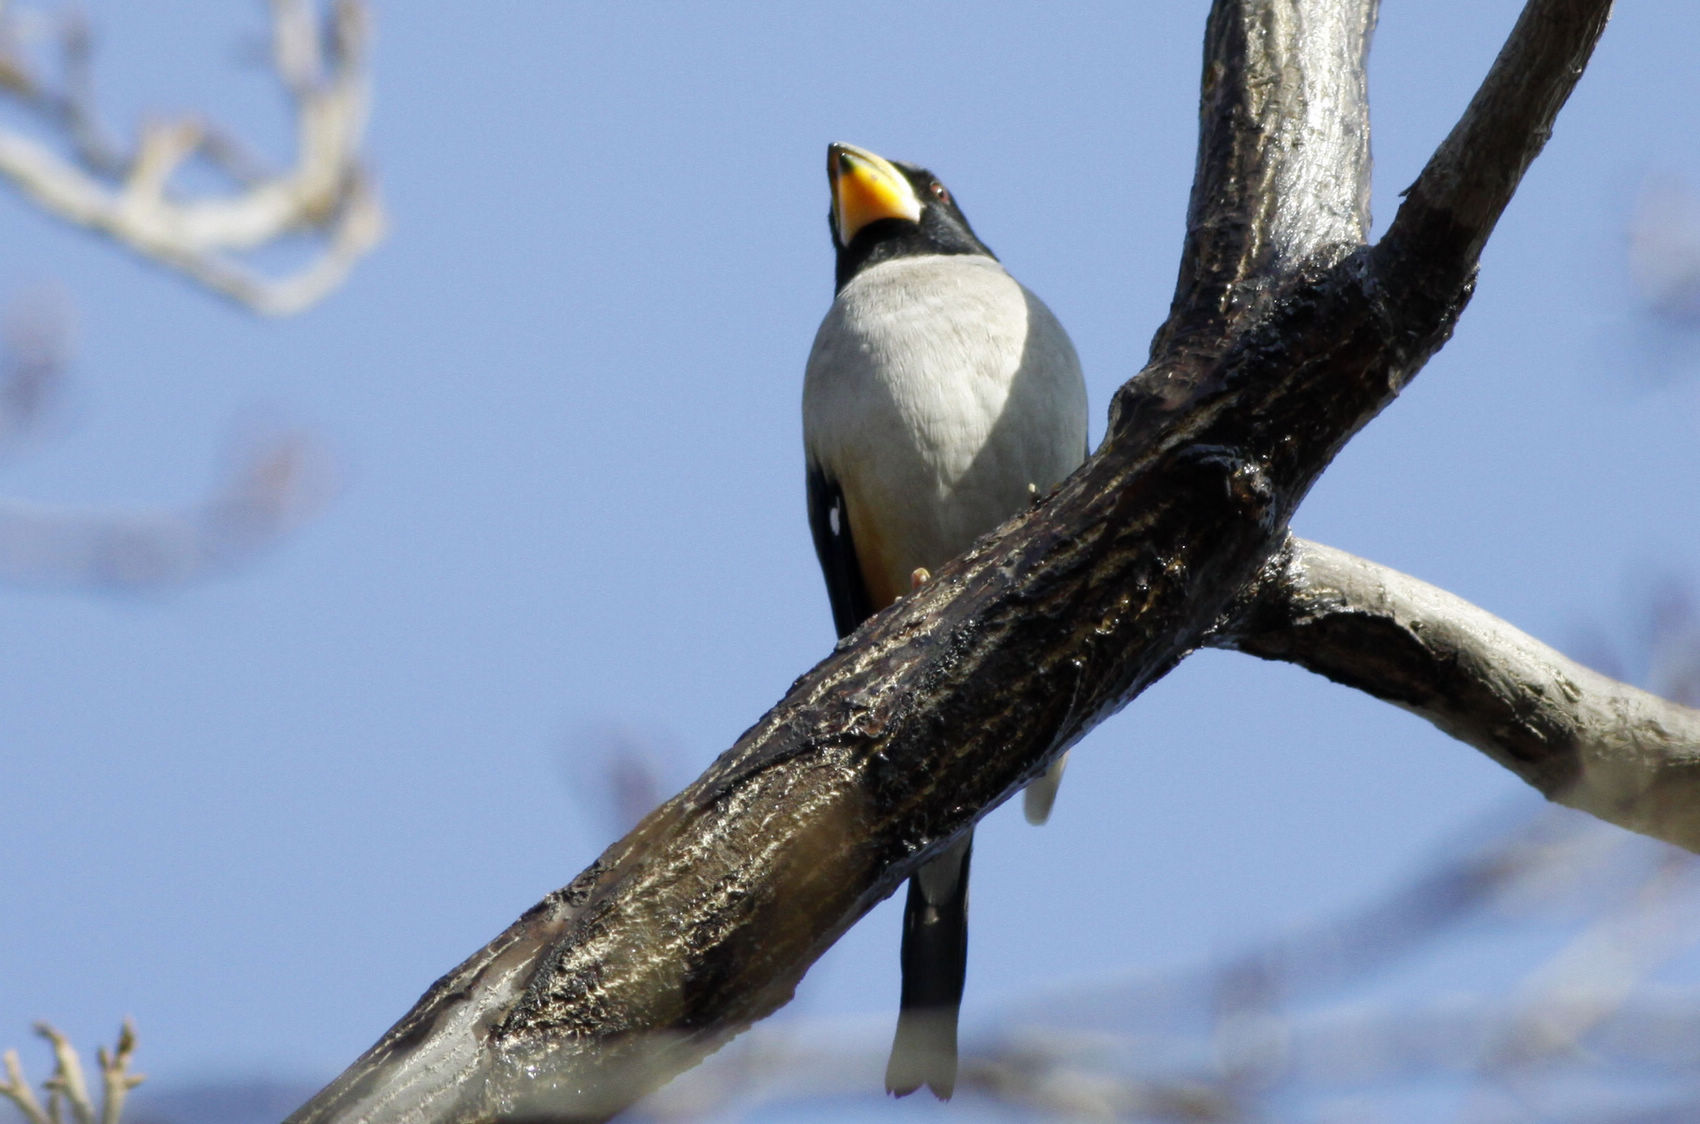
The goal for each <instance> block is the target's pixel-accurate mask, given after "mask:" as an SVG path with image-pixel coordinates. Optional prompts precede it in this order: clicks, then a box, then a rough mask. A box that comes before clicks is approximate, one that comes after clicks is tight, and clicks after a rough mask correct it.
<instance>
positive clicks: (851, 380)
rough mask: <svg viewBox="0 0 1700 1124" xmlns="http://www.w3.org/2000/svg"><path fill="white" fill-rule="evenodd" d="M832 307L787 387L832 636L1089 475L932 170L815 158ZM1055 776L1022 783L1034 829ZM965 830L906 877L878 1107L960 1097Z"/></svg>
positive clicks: (1036, 328)
mask: <svg viewBox="0 0 1700 1124" xmlns="http://www.w3.org/2000/svg"><path fill="white" fill-rule="evenodd" d="M827 179H828V182H829V186H830V189H831V206H830V208H829V211H828V217H827V222H828V226H829V228H830V230H831V234H832V241H833V247H834V250H835V252H836V273H835V291H834V296H833V301H832V305H831V307H830V309H828V311H827V314H826V317H825V318H824V319H823V320H822V322H821V325H820V328H819V330H818V331H817V332H816V334H815V339H814V345H813V347H812V348H811V350H810V353H809V359H808V364H807V367H806V369H805V372H804V378H803V444H804V453H805V459H806V462H807V463H806V468H807V484H808V509H809V526H810V529H811V531H812V534H813V538H814V545H815V552H816V554H817V555H818V557H819V560H820V565H821V571H822V573H823V575H824V576H825V578H826V587H827V593H828V596H829V599H830V601H831V604H832V616H833V623H834V624H835V626H836V627H837V630H838V634H839V636H840V637H841V638H842V637H844V636H847V635H849V634H850V633H851V632H853V631H855V630H856V628H857V627H858V626H859V625H860V624H861V623H862V622H863V621H864V620H866V619H867V618H868V617H870V616H872V615H873V614H874V613H876V612H878V611H879V610H881V609H883V608H885V607H886V606H888V605H890V604H892V603H893V602H894V601H896V600H897V599H898V598H899V597H901V596H902V595H903V594H905V593H907V592H909V591H910V590H911V588H912V587H913V586H914V585H915V584H917V583H919V582H921V581H924V580H926V578H927V577H928V575H929V573H930V571H931V570H933V569H936V568H938V567H940V566H942V565H943V564H944V563H945V562H947V561H949V560H950V559H951V558H954V557H955V556H956V555H958V554H961V553H962V552H963V551H965V550H966V549H967V548H968V547H969V546H970V545H971V544H972V543H973V542H974V540H975V539H976V538H978V537H979V536H981V535H984V534H986V533H987V532H989V531H991V530H993V529H994V528H996V527H997V526H998V525H999V524H1001V523H1002V522H1003V521H1004V520H1006V519H1008V518H1010V517H1011V516H1013V515H1015V514H1016V513H1018V512H1019V511H1021V510H1022V509H1023V508H1025V507H1026V506H1028V505H1029V504H1031V503H1032V502H1033V499H1034V496H1035V495H1036V494H1042V493H1044V492H1048V491H1049V490H1050V489H1051V488H1053V487H1054V486H1055V485H1056V484H1058V483H1059V482H1060V481H1062V480H1063V479H1064V478H1065V477H1067V476H1068V475H1069V474H1070V473H1071V472H1073V471H1074V469H1075V468H1077V467H1078V466H1079V465H1080V463H1081V462H1082V461H1083V460H1084V459H1085V457H1086V452H1087V434H1086V384H1085V380H1084V378H1083V377H1082V374H1081V368H1080V360H1079V357H1078V356H1077V355H1076V353H1075V349H1074V345H1073V343H1072V342H1071V341H1070V340H1069V337H1068V333H1067V332H1065V331H1064V330H1063V327H1062V325H1061V324H1060V323H1059V322H1058V321H1057V318H1056V317H1055V316H1054V315H1053V314H1052V313H1051V310H1050V309H1049V308H1047V307H1046V306H1045V304H1044V303H1043V302H1042V301H1040V300H1039V298H1038V297H1036V296H1034V295H1033V294H1032V293H1031V292H1029V291H1028V290H1027V289H1026V288H1024V287H1023V286H1022V285H1021V284H1020V283H1019V282H1018V281H1016V280H1015V279H1014V278H1013V277H1011V276H1010V275H1009V273H1008V272H1007V271H1006V270H1005V269H1004V267H1003V265H1002V263H1001V262H1000V261H999V260H998V258H997V256H996V255H995V254H993V253H992V251H991V250H990V249H989V248H988V247H987V246H986V244H985V243H984V242H982V241H981V240H980V239H979V237H978V236H977V235H975V233H974V230H973V228H972V227H970V226H969V225H968V219H967V218H966V217H965V216H964V215H963V213H962V208H961V207H960V206H959V205H958V204H957V201H956V199H955V197H954V196H952V194H951V193H950V191H949V190H948V189H947V188H946V187H945V186H944V184H943V183H942V182H941V181H940V180H939V179H938V177H937V176H935V175H933V173H932V172H930V171H928V170H927V169H925V168H922V167H920V166H918V165H915V164H907V163H901V162H897V161H892V160H887V159H885V158H884V157H881V156H878V155H876V154H875V153H873V152H870V151H868V150H867V149H864V148H858V147H856V146H855V145H850V144H842V143H835V144H832V145H829V146H828V148H827ZM1062 765H1063V762H1062V761H1061V760H1059V761H1057V762H1056V763H1055V764H1054V765H1053V766H1052V767H1051V768H1050V769H1049V770H1048V771H1047V772H1046V773H1045V774H1044V775H1042V776H1041V777H1039V778H1038V779H1036V780H1035V781H1034V782H1033V783H1032V784H1030V785H1029V786H1028V789H1027V792H1026V794H1025V797H1024V801H1025V805H1026V812H1027V818H1028V819H1029V820H1031V821H1033V822H1035V823H1042V822H1043V821H1044V819H1045V818H1046V817H1047V816H1048V815H1049V812H1050V807H1051V801H1052V800H1053V799H1054V797H1055V793H1056V782H1057V780H1058V779H1059V778H1060V776H1061V770H1062ZM972 850H973V832H972V829H970V830H969V831H967V832H965V833H964V834H963V835H962V836H961V837H960V838H959V839H957V840H956V841H955V842H953V843H951V844H950V845H949V846H947V847H946V848H945V849H944V850H942V851H941V852H940V853H938V854H937V855H936V856H934V857H932V858H930V859H929V860H928V861H927V862H925V863H924V864H923V865H922V866H921V867H920V868H919V869H918V870H917V871H916V872H915V874H913V875H912V876H911V877H910V879H909V890H908V896H907V899H906V902H905V907H904V916H903V947H902V955H901V963H902V974H903V984H902V994H901V998H900V1004H899V1007H900V1009H899V1014H898V1023H897V1030H896V1034H895V1035H894V1037H893V1041H892V1049H891V1058H890V1061H889V1063H888V1065H887V1068H886V1074H885V1083H886V1089H887V1091H889V1092H891V1093H893V1094H895V1095H896V1096H900V1097H901V1096H906V1095H908V1094H909V1093H912V1092H914V1091H915V1090H917V1089H919V1088H920V1087H921V1086H922V1085H923V1084H924V1085H926V1086H927V1087H928V1088H929V1089H931V1090H932V1092H933V1093H934V1095H936V1096H937V1097H939V1099H941V1100H948V1099H949V1098H950V1096H951V1093H952V1092H953V1091H954V1089H955V1086H956V1074H957V1046H956V1038H957V1017H958V1013H959V1010H960V1007H961V1003H962V992H963V985H964V981H965V978H966V973H967V956H968V867H969V859H970V856H971V853H972Z"/></svg>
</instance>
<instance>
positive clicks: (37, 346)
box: [0, 286, 75, 457]
mask: <svg viewBox="0 0 1700 1124" xmlns="http://www.w3.org/2000/svg"><path fill="white" fill-rule="evenodd" d="M74 338H75V332H74V331H73V328H72V310H71V302H70V300H69V299H68V298H67V297H66V296H65V295H64V294H63V293H62V292H60V291H59V290H58V289H56V288H53V287H49V286H43V287H41V288H39V289H36V290H35V291H33V292H30V293H26V294H25V295H24V296H22V297H20V298H18V299H16V300H14V301H12V302H11V303H9V304H8V305H7V306H6V307H5V309H4V310H0V457H4V456H6V455H8V454H11V453H13V452H15V451H16V450H17V449H18V447H19V446H20V445H22V444H24V443H25V442H26V441H27V440H28V439H29V438H30V437H32V436H34V435H35V434H36V433H37V432H38V431H39V430H40V427H41V423H42V421H43V419H44V417H45V416H46V414H47V413H48V411H49V410H50V409H51V407H52V406H53V404H54V402H55V401H56V400H57V399H58V397H59V393H60V391H61V390H62V389H63V388H64V384H65V370H66V368H67V367H68V366H69V365H70V361H71V344H72V341H73V339H74Z"/></svg>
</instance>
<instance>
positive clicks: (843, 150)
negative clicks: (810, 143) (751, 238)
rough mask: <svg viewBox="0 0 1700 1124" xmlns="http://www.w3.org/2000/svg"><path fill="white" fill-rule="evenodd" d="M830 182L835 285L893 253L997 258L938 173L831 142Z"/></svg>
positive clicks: (828, 157) (828, 159)
mask: <svg viewBox="0 0 1700 1124" xmlns="http://www.w3.org/2000/svg"><path fill="white" fill-rule="evenodd" d="M826 174H827V179H828V181H829V182H830V183H831V185H832V207H831V209H830V210H829V211H828V214H827V223H828V225H829V226H830V227H831V229H832V244H833V246H835V247H836V248H837V250H838V288H840V289H842V288H843V287H844V286H845V285H846V284H847V283H848V282H849V280H850V279H851V278H852V277H854V276H856V274H857V273H858V272H860V271H861V270H863V269H866V268H867V267H868V266H870V265H875V264H877V263H879V262H882V261H890V260H891V259H893V258H901V257H912V256H919V255H922V254H980V255H983V256H984V257H988V258H994V259H995V258H996V256H997V255H995V254H993V253H992V251H991V250H989V249H988V248H987V247H986V244H985V243H984V242H982V241H980V240H979V239H978V238H976V237H975V236H974V230H973V228H972V227H970V226H969V225H968V219H967V218H966V217H965V216H964V215H963V214H962V209H961V208H960V207H958V206H957V205H956V200H955V199H954V198H953V197H952V196H951V194H950V192H949V190H947V189H946V188H945V186H944V184H942V183H940V182H939V180H938V177H937V176H935V175H933V174H932V173H931V172H929V171H927V169H925V168H922V167H918V166H916V165H914V164H904V163H900V162H898V161H895V160H887V159H885V158H884V157H881V156H876V155H875V154H874V153H872V152H869V151H868V150H867V149H865V148H857V147H856V146H855V145H850V144H833V145H829V146H827V150H826Z"/></svg>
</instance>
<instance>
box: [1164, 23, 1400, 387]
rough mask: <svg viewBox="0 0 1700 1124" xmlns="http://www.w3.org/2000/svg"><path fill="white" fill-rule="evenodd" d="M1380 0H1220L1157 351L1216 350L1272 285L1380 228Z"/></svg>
mask: <svg viewBox="0 0 1700 1124" xmlns="http://www.w3.org/2000/svg"><path fill="white" fill-rule="evenodd" d="M1376 7H1377V4H1376V3H1375V2H1374V0H1370V2H1364V0H1324V2H1318V3H1311V4H1306V5H1296V4H1292V3H1279V4H1269V3H1248V2H1245V0H1234V2H1231V3H1219V4H1217V5H1216V6H1215V7H1214V9H1212V11H1211V14H1210V22H1209V25H1208V26H1207V27H1206V29H1205V33H1204V81H1203V90H1202V93H1201V94H1200V97H1199V105H1198V131H1199V138H1198V167H1197V169H1196V172H1195V174H1194V177H1193V182H1192V201H1191V202H1190V204H1188V207H1187V234H1186V248H1185V251H1184V253H1183V254H1182V255H1181V271H1180V276H1179V277H1178V278H1177V279H1176V282H1175V297H1174V302H1173V305H1172V307H1171V309H1170V314H1169V319H1168V321H1167V322H1166V323H1165V324H1164V325H1163V328H1162V330H1161V331H1159V332H1158V333H1157V338H1156V339H1155V340H1154V341H1153V342H1152V352H1151V353H1152V357H1153V359H1155V358H1158V357H1160V356H1163V355H1169V354H1175V353H1176V352H1177V351H1182V350H1186V349H1189V348H1200V349H1203V350H1205V351H1209V350H1210V349H1211V348H1213V347H1218V346H1220V345H1221V343H1222V342H1223V341H1224V340H1226V339H1228V338H1230V336H1231V333H1230V328H1231V327H1232V326H1233V325H1235V324H1237V323H1241V322H1243V321H1244V320H1245V319H1246V318H1247V317H1248V316H1251V315H1254V314H1257V313H1261V312H1262V311H1264V309H1265V308H1266V305H1267V300H1268V298H1269V297H1270V295H1271V291H1272V283H1273V282H1275V281H1277V280H1279V279H1280V278H1281V277H1282V276H1284V275H1286V274H1287V273H1288V272H1290V271H1291V270H1292V269H1293V268H1295V267H1296V266H1297V265H1298V264H1299V263H1301V262H1303V261H1305V260H1306V259H1309V258H1311V257H1313V256H1316V255H1318V254H1319V253H1322V252H1324V251H1326V250H1327V249H1328V248H1329V247H1340V248H1344V249H1347V250H1349V249H1352V248H1355V247H1357V246H1359V245H1362V244H1363V241H1364V237H1365V235H1366V234H1367V233H1368V230H1369V183H1370V181H1369V170H1370V159H1369V100H1368V95H1367V90H1366V88H1365V80H1366V71H1365V67H1364V61H1365V58H1366V56H1367V54H1368V51H1369V35H1370V30H1371V29H1372V28H1373V27H1374V26H1375V16H1376Z"/></svg>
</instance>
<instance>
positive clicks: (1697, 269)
mask: <svg viewBox="0 0 1700 1124" xmlns="http://www.w3.org/2000/svg"><path fill="white" fill-rule="evenodd" d="M1629 271H1630V276H1631V277H1632V278H1633V279H1634V282H1635V287H1636V290H1637V291H1638V292H1639V294H1640V296H1641V299H1642V301H1643V302H1645V304H1646V306H1647V308H1648V309H1650V310H1651V311H1652V312H1653V314H1654V315H1655V316H1657V317H1658V318H1659V319H1660V320H1662V321H1664V322H1666V323H1668V324H1670V325H1672V326H1675V327H1685V328H1691V329H1692V328H1700V192H1696V191H1695V189H1694V187H1693V185H1691V184H1689V183H1687V182H1685V181H1684V180H1682V179H1680V178H1678V177H1676V176H1672V175H1661V176H1653V177H1650V178H1649V179H1648V180H1647V182H1646V184H1645V185H1643V187H1642V189H1641V195H1640V198H1639V199H1637V200H1636V204H1635V211H1634V216H1633V218H1632V219H1631V220H1630V227H1629Z"/></svg>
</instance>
